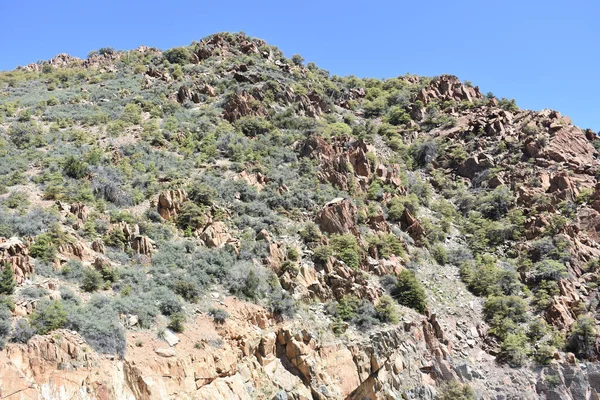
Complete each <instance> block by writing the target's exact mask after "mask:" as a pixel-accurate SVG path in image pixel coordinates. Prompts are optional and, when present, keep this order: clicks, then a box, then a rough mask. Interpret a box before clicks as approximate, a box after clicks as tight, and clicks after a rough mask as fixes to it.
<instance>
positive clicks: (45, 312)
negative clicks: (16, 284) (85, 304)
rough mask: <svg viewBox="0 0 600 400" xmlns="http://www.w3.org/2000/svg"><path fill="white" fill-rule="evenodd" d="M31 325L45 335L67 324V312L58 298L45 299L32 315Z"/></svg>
mask: <svg viewBox="0 0 600 400" xmlns="http://www.w3.org/2000/svg"><path fill="white" fill-rule="evenodd" d="M30 322H31V326H32V327H33V328H34V329H35V331H36V332H37V333H38V334H40V335H45V334H47V333H48V332H51V331H53V330H56V329H60V328H64V326H65V325H66V324H67V312H66V311H65V309H64V307H63V305H62V303H61V302H60V301H58V300H55V301H49V300H43V301H41V302H40V303H39V305H38V307H37V308H36V310H35V311H34V312H33V314H31V316H30Z"/></svg>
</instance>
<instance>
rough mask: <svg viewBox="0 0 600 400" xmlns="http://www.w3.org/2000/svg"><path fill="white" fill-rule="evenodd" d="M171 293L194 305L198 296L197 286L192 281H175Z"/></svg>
mask: <svg viewBox="0 0 600 400" xmlns="http://www.w3.org/2000/svg"><path fill="white" fill-rule="evenodd" d="M173 291H174V292H175V293H177V294H178V295H180V296H181V297H183V298H184V299H185V300H186V301H189V302H191V303H196V302H197V301H198V297H199V296H200V290H199V289H198V285H197V284H196V282H193V281H185V280H181V279H180V280H177V281H175V284H174V285H173Z"/></svg>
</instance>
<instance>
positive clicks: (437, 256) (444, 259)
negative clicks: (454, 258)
mask: <svg viewBox="0 0 600 400" xmlns="http://www.w3.org/2000/svg"><path fill="white" fill-rule="evenodd" d="M429 251H430V252H431V255H432V256H433V259H434V260H435V261H436V262H437V263H438V264H440V265H445V264H448V251H447V250H446V247H444V245H442V244H440V243H438V244H436V245H434V246H433V247H432V248H431V249H430V250H429Z"/></svg>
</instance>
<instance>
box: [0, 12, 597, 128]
mask: <svg viewBox="0 0 600 400" xmlns="http://www.w3.org/2000/svg"><path fill="white" fill-rule="evenodd" d="M0 15H1V16H2V25H1V27H0V30H1V31H2V34H1V35H0V70H7V69H13V68H15V67H16V66H18V65H25V64H27V63H30V62H34V61H37V60H42V59H49V58H51V57H53V56H54V55H56V54H57V53H61V52H66V53H69V54H72V55H76V56H79V57H85V56H86V55H87V54H88V52H89V51H91V50H95V49H98V48H100V47H114V48H117V49H131V48H135V47H138V46H139V45H142V44H144V45H147V46H154V47H159V48H162V49H167V48H170V47H174V46H181V45H187V44H189V43H190V42H191V41H193V40H199V39H201V38H202V37H204V36H206V35H209V34H211V33H215V32H220V31H244V32H245V33H246V34H248V35H250V36H256V37H260V38H262V39H265V40H266V41H267V42H269V43H270V44H273V45H276V46H278V47H279V48H281V49H282V50H283V51H284V53H285V54H286V55H288V56H291V55H292V54H295V53H299V54H301V55H302V56H303V57H304V58H305V59H306V60H307V61H314V62H315V63H317V65H319V66H320V67H321V68H325V69H327V70H329V71H330V72H331V73H332V74H337V75H348V74H354V75H357V76H361V77H365V76H369V77H376V78H382V77H393V76H397V75H403V74H405V73H406V72H410V73H415V74H419V75H427V76H434V75H440V74H443V73H449V74H454V75H457V76H458V77H459V78H461V79H463V80H469V81H471V82H473V83H474V84H475V85H479V87H480V88H481V90H482V92H484V93H486V92H493V93H494V94H495V95H496V96H499V97H508V98H515V99H516V100H517V104H518V105H519V106H520V107H522V108H531V109H542V108H552V109H556V110H559V111H561V112H562V113H563V114H566V115H569V116H570V117H571V118H572V119H573V121H574V123H575V124H576V125H578V126H580V127H582V128H586V127H589V128H592V129H594V130H595V131H599V130H600V97H599V93H600V78H599V75H598V69H599V68H598V66H599V65H600V31H599V29H598V26H599V21H600V1H597V0H570V1H568V2H567V1H556V0H547V1H538V0H520V1H516V0H499V1H493V2H492V1H484V0H454V1H447V0H445V1H442V0H435V1H432V0H430V1H425V0H422V1H414V0H413V1H402V0H397V1H377V0H371V1H326V0H321V1H313V0H308V1H294V2H286V1H253V2H250V1H237V0H229V1H214V0H213V1H210V2H205V1H199V0H196V1H187V0H183V1H170V2H166V1H156V0H145V1H137V0H135V1H128V0H121V1H114V0H107V1H97V2H92V1H83V0H56V1H47V0H46V1H38V0H29V1H22V2H17V1H1V2H0Z"/></svg>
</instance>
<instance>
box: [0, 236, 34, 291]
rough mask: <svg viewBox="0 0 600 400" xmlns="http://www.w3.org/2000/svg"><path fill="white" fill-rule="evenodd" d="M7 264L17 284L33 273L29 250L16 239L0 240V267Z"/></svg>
mask: <svg viewBox="0 0 600 400" xmlns="http://www.w3.org/2000/svg"><path fill="white" fill-rule="evenodd" d="M2 263H8V265H9V266H10V268H12V270H13V273H14V275H15V280H16V281H17V284H21V283H23V281H24V280H25V279H26V278H27V277H28V276H29V275H31V274H32V273H33V272H34V266H33V261H32V259H31V257H29V249H28V248H27V246H25V245H24V244H23V242H22V241H21V240H19V239H18V238H15V237H12V238H10V239H6V238H0V265H1V264H2Z"/></svg>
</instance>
